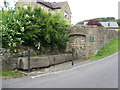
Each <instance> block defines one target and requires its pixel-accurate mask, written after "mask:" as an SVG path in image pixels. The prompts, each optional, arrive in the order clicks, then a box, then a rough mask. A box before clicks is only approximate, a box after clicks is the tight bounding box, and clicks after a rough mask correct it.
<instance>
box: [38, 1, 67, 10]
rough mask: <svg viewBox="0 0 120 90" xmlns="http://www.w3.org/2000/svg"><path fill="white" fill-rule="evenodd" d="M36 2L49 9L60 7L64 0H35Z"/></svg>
mask: <svg viewBox="0 0 120 90" xmlns="http://www.w3.org/2000/svg"><path fill="white" fill-rule="evenodd" d="M37 3H40V4H43V5H45V6H47V7H49V8H51V9H60V8H61V7H62V5H64V3H66V2H45V1H43V0H37Z"/></svg>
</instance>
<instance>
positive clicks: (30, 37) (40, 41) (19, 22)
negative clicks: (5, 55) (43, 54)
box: [2, 7, 69, 50]
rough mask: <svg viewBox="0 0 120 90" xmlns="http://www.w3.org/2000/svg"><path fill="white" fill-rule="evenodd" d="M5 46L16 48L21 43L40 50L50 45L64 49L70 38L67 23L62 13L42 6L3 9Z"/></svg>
mask: <svg viewBox="0 0 120 90" xmlns="http://www.w3.org/2000/svg"><path fill="white" fill-rule="evenodd" d="M2 15H3V18H2V31H3V47H4V48H10V49H11V50H13V49H15V48H16V47H18V46H19V45H23V46H30V47H33V48H35V49H38V50H42V48H47V47H50V49H51V50H53V49H56V50H59V49H63V48H65V46H66V43H67V41H68V40H69V35H68V33H67V25H66V22H65V20H64V19H63V17H62V16H61V14H60V13H56V14H54V15H52V14H50V13H46V12H44V11H43V10H42V9H41V8H34V9H33V10H32V8H31V7H28V8H27V9H24V8H22V7H18V8H14V9H10V8H8V10H5V9H2Z"/></svg>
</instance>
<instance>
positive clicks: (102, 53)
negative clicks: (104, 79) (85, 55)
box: [89, 38, 120, 60]
mask: <svg viewBox="0 0 120 90" xmlns="http://www.w3.org/2000/svg"><path fill="white" fill-rule="evenodd" d="M118 42H120V38H115V39H113V40H111V41H110V42H109V43H108V44H106V46H104V47H103V48H101V49H100V50H99V51H98V53H97V55H96V56H92V57H91V58H90V59H89V60H97V59H101V58H104V57H107V56H109V55H112V54H114V53H116V52H118V51H119V50H120V45H119V43H118Z"/></svg>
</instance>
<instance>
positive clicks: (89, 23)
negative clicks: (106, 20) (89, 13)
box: [87, 20, 101, 26]
mask: <svg viewBox="0 0 120 90" xmlns="http://www.w3.org/2000/svg"><path fill="white" fill-rule="evenodd" d="M87 25H97V26H101V23H99V20H90V21H88V23H87Z"/></svg>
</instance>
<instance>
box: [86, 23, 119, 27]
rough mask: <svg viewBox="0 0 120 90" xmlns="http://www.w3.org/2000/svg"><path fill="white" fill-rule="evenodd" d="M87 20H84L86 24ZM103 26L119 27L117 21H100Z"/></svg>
mask: <svg viewBox="0 0 120 90" xmlns="http://www.w3.org/2000/svg"><path fill="white" fill-rule="evenodd" d="M87 23H88V22H84V25H86V24H87ZM100 23H101V24H102V25H103V26H104V27H119V26H118V23H117V22H100Z"/></svg>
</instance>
